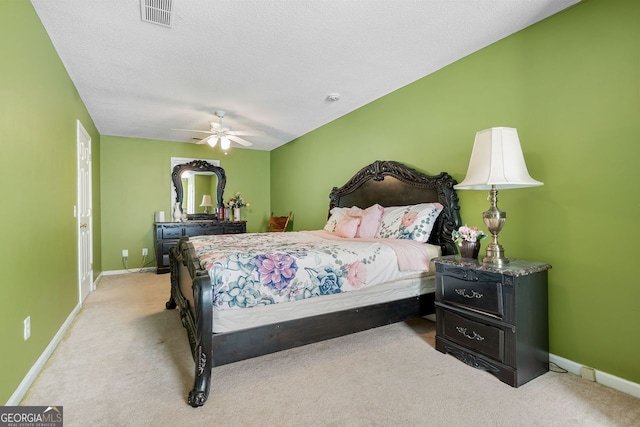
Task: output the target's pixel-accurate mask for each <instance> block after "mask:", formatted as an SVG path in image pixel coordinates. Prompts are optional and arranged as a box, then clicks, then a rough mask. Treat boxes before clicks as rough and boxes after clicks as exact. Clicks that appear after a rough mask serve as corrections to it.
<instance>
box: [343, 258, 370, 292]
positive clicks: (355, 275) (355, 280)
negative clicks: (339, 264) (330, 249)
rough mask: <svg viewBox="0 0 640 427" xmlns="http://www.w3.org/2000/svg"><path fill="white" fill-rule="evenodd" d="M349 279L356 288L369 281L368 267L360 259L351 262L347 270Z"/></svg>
mask: <svg viewBox="0 0 640 427" xmlns="http://www.w3.org/2000/svg"><path fill="white" fill-rule="evenodd" d="M347 281H348V282H349V284H350V285H351V286H352V287H354V288H356V289H357V288H359V287H360V286H362V285H364V283H365V282H366V281H367V267H366V266H365V265H364V264H363V263H361V262H360V261H356V262H354V263H353V264H351V265H350V266H349V270H348V271H347Z"/></svg>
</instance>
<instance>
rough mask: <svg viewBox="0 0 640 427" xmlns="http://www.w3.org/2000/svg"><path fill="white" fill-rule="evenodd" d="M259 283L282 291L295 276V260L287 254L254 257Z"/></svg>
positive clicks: (296, 268) (296, 267)
mask: <svg viewBox="0 0 640 427" xmlns="http://www.w3.org/2000/svg"><path fill="white" fill-rule="evenodd" d="M256 267H258V273H259V274H260V283H261V284H262V285H265V286H267V287H269V288H273V289H284V288H286V287H287V285H288V284H289V282H290V281H291V280H292V279H293V277H294V276H295V275H296V270H298V266H297V265H296V260H295V259H293V258H292V257H291V256H290V255H288V254H263V255H258V256H257V257H256Z"/></svg>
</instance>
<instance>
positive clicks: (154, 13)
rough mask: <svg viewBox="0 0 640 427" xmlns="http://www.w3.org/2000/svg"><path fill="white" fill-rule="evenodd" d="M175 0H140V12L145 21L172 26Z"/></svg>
mask: <svg viewBox="0 0 640 427" xmlns="http://www.w3.org/2000/svg"><path fill="white" fill-rule="evenodd" d="M172 11H173V0H140V14H141V17H142V21H143V22H150V23H152V24H157V25H162V26H163V27H168V28H171V17H172Z"/></svg>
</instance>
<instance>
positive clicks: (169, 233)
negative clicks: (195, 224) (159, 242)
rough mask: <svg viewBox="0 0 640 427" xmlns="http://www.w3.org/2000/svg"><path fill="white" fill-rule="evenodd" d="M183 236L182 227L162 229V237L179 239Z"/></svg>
mask: <svg viewBox="0 0 640 427" xmlns="http://www.w3.org/2000/svg"><path fill="white" fill-rule="evenodd" d="M181 237H182V227H171V228H163V229H162V239H179V238H181Z"/></svg>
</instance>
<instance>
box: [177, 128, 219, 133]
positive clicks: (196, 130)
mask: <svg viewBox="0 0 640 427" xmlns="http://www.w3.org/2000/svg"><path fill="white" fill-rule="evenodd" d="M171 130H179V131H184V132H200V133H209V134H212V133H215V132H211V131H209V130H198V129H171Z"/></svg>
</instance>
